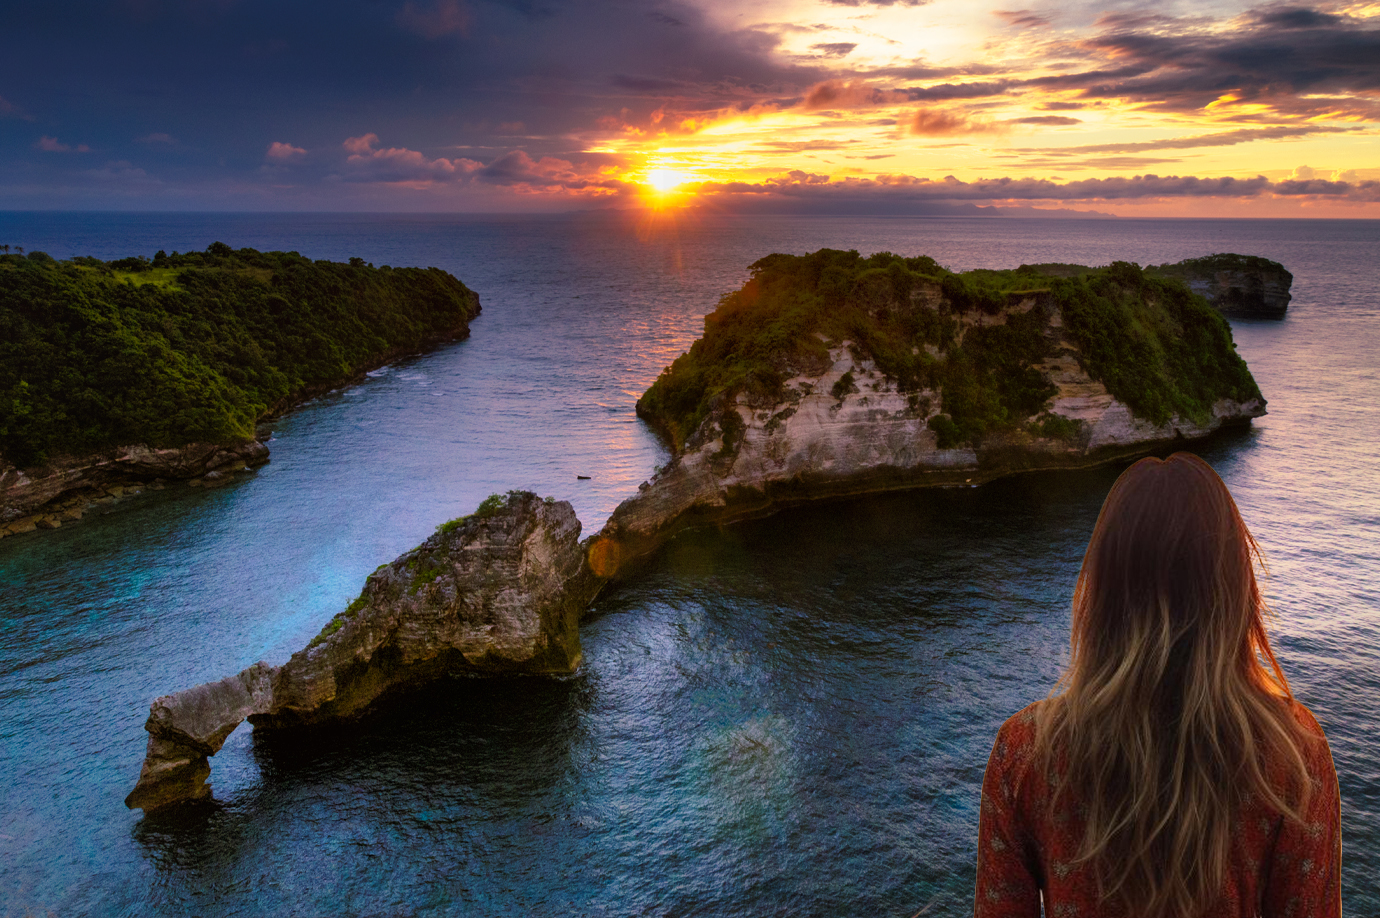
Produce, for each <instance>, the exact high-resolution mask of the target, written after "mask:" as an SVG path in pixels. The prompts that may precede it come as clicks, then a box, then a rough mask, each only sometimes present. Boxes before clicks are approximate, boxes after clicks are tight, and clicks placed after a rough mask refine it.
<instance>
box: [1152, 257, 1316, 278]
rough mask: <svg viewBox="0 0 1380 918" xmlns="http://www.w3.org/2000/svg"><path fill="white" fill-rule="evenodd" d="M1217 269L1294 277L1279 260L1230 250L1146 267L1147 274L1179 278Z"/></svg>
mask: <svg viewBox="0 0 1380 918" xmlns="http://www.w3.org/2000/svg"><path fill="white" fill-rule="evenodd" d="M1217 271H1269V272H1278V273H1280V274H1282V275H1283V276H1284V277H1286V278H1288V279H1289V280H1290V281H1292V280H1293V279H1294V275H1292V274H1290V273H1289V272H1288V271H1286V270H1285V268H1284V265H1282V264H1280V263H1279V262H1277V261H1271V260H1270V259H1268V258H1261V257H1260V256H1259V255H1235V254H1232V253H1230V252H1224V253H1219V254H1217V255H1204V256H1203V257H1202V258H1185V259H1184V260H1183V261H1179V262H1175V263H1174V264H1164V265H1152V266H1150V267H1148V268H1146V269H1145V273H1147V274H1155V275H1158V276H1160V277H1179V278H1189V277H1197V276H1200V275H1204V274H1210V273H1214V272H1217Z"/></svg>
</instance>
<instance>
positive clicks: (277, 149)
mask: <svg viewBox="0 0 1380 918" xmlns="http://www.w3.org/2000/svg"><path fill="white" fill-rule="evenodd" d="M371 136H372V135H371ZM374 139H375V140H377V139H378V138H377V137H374ZM306 155H307V151H306V150H304V149H303V148H302V147H294V146H293V145H292V144H290V143H283V142H281V141H278V140H275V141H273V143H271V144H269V145H268V150H267V151H266V152H265V153H264V159H268V160H272V161H273V162H275V163H288V162H292V161H293V160H295V159H301V158H302V157H304V156H306Z"/></svg>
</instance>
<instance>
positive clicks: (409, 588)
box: [125, 492, 603, 810]
mask: <svg viewBox="0 0 1380 918" xmlns="http://www.w3.org/2000/svg"><path fill="white" fill-rule="evenodd" d="M579 537H580V521H579V520H578V519H576V517H575V511H574V509H573V508H572V507H571V506H570V504H569V503H565V502H559V503H558V502H555V501H545V500H542V499H541V498H539V497H537V496H536V495H535V494H532V493H530V492H511V493H510V494H509V495H508V497H507V498H506V500H504V501H502V502H501V503H499V505H498V506H497V507H488V508H487V509H486V510H485V511H483V512H481V513H476V514H475V515H474V516H471V517H468V518H466V519H465V520H463V521H457V522H455V523H449V524H446V526H443V527H441V529H439V530H437V532H436V534H435V535H433V536H432V537H431V538H429V539H427V540H426V541H425V542H423V543H422V544H421V545H419V546H417V547H416V548H415V549H413V550H412V551H409V552H407V553H406V554H404V555H402V556H401V557H399V558H398V559H397V560H395V561H394V562H392V563H391V564H387V565H384V566H383V567H380V568H379V569H378V570H377V571H375V572H374V573H373V574H371V575H370V576H369V579H368V581H367V582H366V583H365V586H364V591H363V592H362V593H361V594H360V596H359V598H358V599H356V600H355V601H354V602H352V603H351V604H350V605H349V607H348V608H347V609H346V610H345V611H344V612H342V613H341V614H340V615H338V616H336V618H335V619H333V620H332V621H331V623H330V624H328V625H327V626H326V627H325V628H324V629H323V630H322V632H321V634H320V635H318V636H317V637H316V638H315V639H314V640H313V641H312V642H311V643H310V644H309V645H308V646H307V647H305V648H304V649H302V650H300V651H298V652H297V653H295V654H293V655H292V658H291V659H290V660H289V661H288V662H287V663H285V664H283V665H282V666H279V667H270V666H268V665H267V664H263V663H258V664H255V665H254V666H252V667H250V668H249V669H247V670H245V671H244V672H242V673H239V674H238V675H235V676H231V677H229V678H227V679H222V680H221V681H219V682H213V683H208V684H205V685H199V686H196V687H194V688H190V689H187V690H185V691H182V692H178V693H176V694H173V695H165V696H163V697H161V698H159V699H157V700H156V701H155V702H154V703H153V705H152V706H151V707H150V710H149V719H148V722H147V723H146V724H145V727H146V729H147V730H148V732H149V746H148V753H147V757H146V759H145V762H144V767H143V770H142V771H141V772H140V776H139V784H138V786H136V787H135V789H134V791H133V793H131V794H130V795H129V797H128V798H127V799H126V801H125V802H126V803H127V804H128V805H129V806H130V807H140V808H143V809H145V810H150V809H155V808H157V807H159V806H165V805H167V804H169V803H175V802H178V801H182V800H189V799H196V798H198V797H204V796H206V795H207V794H209V793H210V789H209V787H207V785H206V784H205V780H206V777H207V776H208V775H209V774H210V766H209V763H208V762H207V757H208V756H212V755H215V753H216V752H217V751H219V749H220V747H221V745H222V744H223V743H224V742H225V739H226V737H228V736H229V735H230V733H231V732H232V731H233V730H234V729H235V727H237V726H238V725H239V724H240V723H241V722H242V721H244V720H245V719H246V718H248V719H249V721H250V722H251V723H253V724H254V725H255V727H256V728H275V727H289V726H295V725H301V724H311V723H320V722H324V721H329V720H334V719H340V718H348V717H352V716H355V715H357V714H359V713H361V712H362V711H363V710H364V709H366V708H367V707H368V706H369V705H370V704H371V703H372V702H373V701H375V700H376V699H378V698H379V697H380V696H382V695H384V694H386V693H388V692H391V691H394V690H397V689H401V688H405V687H407V686H411V685H415V684H419V683H422V682H426V681H429V680H431V679H434V678H436V677H438V676H443V675H446V674H449V673H473V674H488V675H499V674H508V673H527V674H540V675H565V674H569V673H573V672H574V671H575V670H576V668H577V667H578V666H579V665H580V636H579V630H578V625H579V620H580V616H581V614H582V613H583V612H584V610H585V608H586V607H587V606H588V605H589V603H590V602H591V601H592V600H593V598H594V595H595V594H596V593H597V592H598V590H599V588H600V586H602V584H603V581H602V580H601V579H600V578H598V577H596V576H594V575H593V574H592V573H591V572H590V570H589V568H588V567H587V565H586V564H585V560H584V559H585V553H584V549H583V548H582V546H581V545H580V542H579Z"/></svg>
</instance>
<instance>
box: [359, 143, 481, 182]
mask: <svg viewBox="0 0 1380 918" xmlns="http://www.w3.org/2000/svg"><path fill="white" fill-rule="evenodd" d="M378 142H379V135H377V134H374V133H369V134H365V135H363V136H362V137H351V138H349V139H348V140H346V141H345V143H344V144H343V146H344V147H345V149H346V150H347V151H348V152H349V153H350V155H349V156H348V157H346V159H345V163H346V166H347V167H349V173H348V174H347V175H346V176H345V178H346V179H347V180H349V181H356V182H384V183H393V184H404V185H409V186H410V187H421V186H425V185H426V184H428V183H432V182H438V181H442V182H444V181H454V180H457V179H465V178H467V177H469V176H470V175H471V174H473V173H475V172H477V171H478V170H479V169H481V168H483V164H482V163H478V162H475V161H474V160H472V159H465V158H463V157H457V158H455V159H446V158H445V157H438V158H436V159H428V158H427V156H426V155H425V154H424V153H421V152H420V151H418V150H409V149H407V148H406V147H386V148H384V149H382V150H378V149H375V148H374V145H375V144H376V143H378Z"/></svg>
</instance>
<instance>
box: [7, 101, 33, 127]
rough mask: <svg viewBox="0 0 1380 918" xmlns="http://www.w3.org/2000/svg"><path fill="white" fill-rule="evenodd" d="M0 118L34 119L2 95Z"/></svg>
mask: <svg viewBox="0 0 1380 918" xmlns="http://www.w3.org/2000/svg"><path fill="white" fill-rule="evenodd" d="M0 118H23V119H24V120H25V121H32V120H34V119H33V117H32V116H31V115H28V114H26V113H25V112H24V110H23V109H22V108H20V107H19V106H18V105H15V104H14V103H13V102H11V101H10V100H9V99H6V98H5V97H4V96H0Z"/></svg>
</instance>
